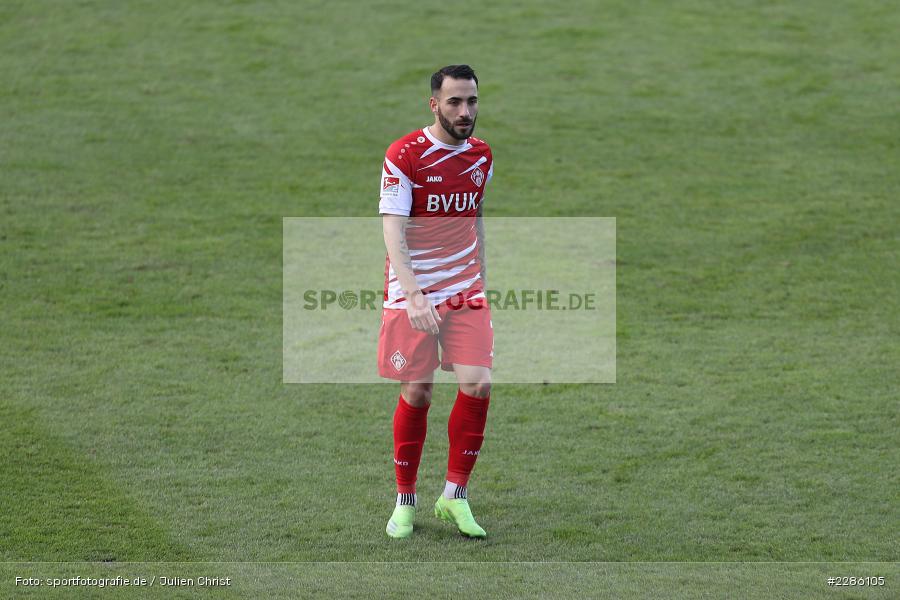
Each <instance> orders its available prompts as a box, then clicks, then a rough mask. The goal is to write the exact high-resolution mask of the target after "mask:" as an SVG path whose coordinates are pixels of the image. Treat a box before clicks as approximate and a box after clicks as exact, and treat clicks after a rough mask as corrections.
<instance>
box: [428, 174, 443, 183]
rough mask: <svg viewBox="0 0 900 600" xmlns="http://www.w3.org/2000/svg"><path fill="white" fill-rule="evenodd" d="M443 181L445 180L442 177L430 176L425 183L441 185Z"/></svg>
mask: <svg viewBox="0 0 900 600" xmlns="http://www.w3.org/2000/svg"><path fill="white" fill-rule="evenodd" d="M443 180H444V178H443V177H441V176H440V175H429V176H428V179H426V180H425V183H432V182H436V183H440V182H442V181H443Z"/></svg>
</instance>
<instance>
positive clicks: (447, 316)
mask: <svg viewBox="0 0 900 600" xmlns="http://www.w3.org/2000/svg"><path fill="white" fill-rule="evenodd" d="M429 105H430V107H431V112H432V113H434V123H433V124H431V125H429V126H428V127H424V128H422V129H419V130H416V131H413V132H412V133H410V134H408V135H405V136H403V137H402V138H400V139H399V140H397V141H395V142H394V143H393V144H391V145H390V147H389V148H388V150H387V154H386V156H385V159H384V166H383V171H382V174H381V200H380V202H379V212H380V213H381V215H382V220H383V228H384V242H385V246H386V247H387V258H386V261H385V284H384V285H385V287H384V308H383V310H382V325H381V331H380V336H379V342H378V368H379V373H380V375H381V376H382V377H386V378H389V379H395V380H398V381H400V398H399V401H398V403H397V408H396V410H395V412H394V466H395V472H396V477H397V504H396V506H395V508H394V512H393V514H392V515H391V518H390V520H389V521H388V524H387V534H388V535H389V536H391V537H393V538H405V537H409V536H410V535H411V534H412V532H413V520H414V518H415V514H416V506H417V495H416V476H417V471H418V468H419V461H420V459H421V456H422V447H423V445H424V443H425V432H426V429H427V419H428V408H429V406H430V405H431V392H432V388H433V382H434V370H435V369H436V368H437V367H438V366H440V367H441V368H442V369H443V370H445V371H451V370H452V371H453V372H454V373H455V375H456V379H457V382H458V384H459V389H458V391H457V394H456V401H455V403H454V405H453V409H452V411H451V413H450V421H449V424H448V427H447V430H448V433H449V437H450V455H449V458H448V460H447V478H446V484H445V486H444V491H443V493H442V494H441V495H440V497H438V499H437V502H435V505H434V514H435V516H436V517H438V518H440V519H443V520H445V521H448V522H450V523H452V524H454V525H456V527H457V528H458V529H459V531H460V533H462V534H463V535H465V536H468V537H473V538H483V537H485V531H484V529H482V528H481V527H480V526H479V525H478V523H476V522H475V518H474V517H473V516H472V511H471V509H470V508H469V502H468V482H469V476H470V475H471V473H472V469H473V468H474V467H475V460H476V459H477V458H478V454H479V453H480V451H481V444H482V441H483V440H484V425H485V422H486V420H487V411H488V403H489V402H490V393H491V367H492V363H493V355H494V352H493V345H494V335H493V327H492V323H491V315H490V309H489V307H488V303H487V300H486V299H485V294H484V290H485V283H484V281H485V272H486V269H485V262H484V226H483V223H482V208H483V206H484V188H485V186H486V185H487V183H488V181H490V179H491V175H492V173H493V158H492V156H491V149H490V148H489V147H488V145H487V144H486V143H485V142H484V141H482V140H480V139H478V138H475V137H473V136H472V132H473V131H474V129H475V122H476V119H477V117H478V78H477V77H476V76H475V72H474V71H473V70H472V69H471V68H470V67H469V66H468V65H451V66H448V67H444V68H443V69H441V70H439V71H437V72H436V73H435V74H434V75H432V76H431V98H430V100H429ZM439 349H440V354H439Z"/></svg>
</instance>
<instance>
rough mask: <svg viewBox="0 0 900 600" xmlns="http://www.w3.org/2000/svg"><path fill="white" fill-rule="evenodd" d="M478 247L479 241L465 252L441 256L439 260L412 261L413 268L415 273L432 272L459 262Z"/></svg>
mask: <svg viewBox="0 0 900 600" xmlns="http://www.w3.org/2000/svg"><path fill="white" fill-rule="evenodd" d="M477 245H478V240H475V241H474V242H472V245H471V246H469V247H468V248H466V249H464V250H460V251H459V252H457V253H456V254H451V255H450V256H441V257H438V258H428V259H425V260H414V261H412V266H413V270H414V271H430V270H431V269H434V268H435V267H440V266H442V265H447V264H450V263H452V262H453V261H457V260H459V259H461V258H462V257H464V256H465V255H467V254H469V253H470V252H472V250H474V249H475V246H477Z"/></svg>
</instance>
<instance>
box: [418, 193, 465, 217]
mask: <svg viewBox="0 0 900 600" xmlns="http://www.w3.org/2000/svg"><path fill="white" fill-rule="evenodd" d="M477 199H478V192H475V193H474V194H470V193H469V192H463V193H462V194H450V195H449V196H445V195H444V194H441V195H440V196H439V195H437V194H428V205H427V206H426V207H425V210H426V211H428V212H437V211H439V210H440V209H441V208H443V209H444V212H450V207H451V206H452V207H453V208H454V209H455V210H456V212H462V211H464V210H475V201H476V200H477Z"/></svg>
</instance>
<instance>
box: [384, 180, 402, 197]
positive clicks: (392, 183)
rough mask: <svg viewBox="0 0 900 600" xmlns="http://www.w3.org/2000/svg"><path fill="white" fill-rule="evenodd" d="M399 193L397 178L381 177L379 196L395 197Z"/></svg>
mask: <svg viewBox="0 0 900 600" xmlns="http://www.w3.org/2000/svg"><path fill="white" fill-rule="evenodd" d="M399 193H400V178H399V177H387V176H385V177H382V178H381V195H382V196H396V195H398V194H399Z"/></svg>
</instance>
